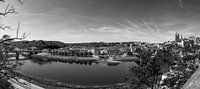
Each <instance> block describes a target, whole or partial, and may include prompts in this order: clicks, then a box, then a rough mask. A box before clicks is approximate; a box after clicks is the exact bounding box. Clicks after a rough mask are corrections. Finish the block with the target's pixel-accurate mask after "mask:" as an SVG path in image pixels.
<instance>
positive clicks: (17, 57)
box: [16, 52, 19, 60]
mask: <svg viewBox="0 0 200 89" xmlns="http://www.w3.org/2000/svg"><path fill="white" fill-rule="evenodd" d="M16 60H19V52H16Z"/></svg>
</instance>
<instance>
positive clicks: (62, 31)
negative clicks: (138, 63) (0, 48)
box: [1, 0, 200, 43]
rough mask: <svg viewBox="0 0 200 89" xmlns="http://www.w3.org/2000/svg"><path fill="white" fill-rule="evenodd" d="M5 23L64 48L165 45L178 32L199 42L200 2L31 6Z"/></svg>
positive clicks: (102, 0)
mask: <svg viewBox="0 0 200 89" xmlns="http://www.w3.org/2000/svg"><path fill="white" fill-rule="evenodd" d="M12 1H13V0H11V2H10V3H11V4H13V5H14V6H15V8H16V11H17V12H19V13H18V14H11V15H8V16H6V17H3V19H1V20H2V22H3V23H5V24H7V25H10V26H11V27H12V28H13V30H7V31H1V35H2V34H5V33H6V34H9V35H11V36H15V33H16V29H17V24H18V22H20V23H21V25H20V34H23V33H24V32H26V33H27V34H30V35H29V36H28V37H27V40H57V41H62V42H66V43H68V42H70V43H71V42H100V41H103V42H124V41H143V42H164V41H169V40H174V35H175V33H176V32H179V33H181V34H183V35H184V36H186V37H187V36H200V30H199V29H200V18H199V16H200V0H26V1H25V2H24V4H23V5H20V4H19V3H17V2H12Z"/></svg>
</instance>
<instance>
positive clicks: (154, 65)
mask: <svg viewBox="0 0 200 89" xmlns="http://www.w3.org/2000/svg"><path fill="white" fill-rule="evenodd" d="M153 54H154V56H153ZM139 55H140V56H139V57H140V58H141V63H140V64H139V66H138V67H135V66H134V67H131V69H130V70H131V71H132V73H133V74H134V78H131V84H132V85H133V88H135V89H143V88H144V86H145V87H149V88H151V89H158V88H159V87H160V81H161V78H162V75H163V74H164V73H166V72H168V71H169V70H170V69H171V67H172V66H173V65H174V64H175V62H176V61H178V60H179V59H180V58H179V56H178V55H177V53H175V52H171V51H170V50H167V49H157V51H156V52H155V53H154V51H151V50H149V49H145V50H142V51H140V52H139ZM141 87H142V88H141Z"/></svg>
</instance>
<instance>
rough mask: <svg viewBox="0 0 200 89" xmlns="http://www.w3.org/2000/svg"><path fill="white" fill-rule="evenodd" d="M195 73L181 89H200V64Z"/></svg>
mask: <svg viewBox="0 0 200 89" xmlns="http://www.w3.org/2000/svg"><path fill="white" fill-rule="evenodd" d="M198 65H199V67H198V69H197V70H196V71H195V72H194V74H193V75H192V76H191V77H190V78H189V79H188V80H187V82H186V83H185V84H184V85H183V87H182V88H181V89H200V64H199V63H198Z"/></svg>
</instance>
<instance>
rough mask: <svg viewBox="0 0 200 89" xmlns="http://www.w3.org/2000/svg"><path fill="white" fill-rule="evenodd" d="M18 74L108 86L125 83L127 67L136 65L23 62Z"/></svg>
mask: <svg viewBox="0 0 200 89" xmlns="http://www.w3.org/2000/svg"><path fill="white" fill-rule="evenodd" d="M21 62H23V65H22V66H21V68H20V70H19V72H20V73H23V74H25V75H28V76H34V77H38V78H44V79H50V80H56V81H60V82H63V83H67V84H77V85H108V84H115V83H123V82H125V77H126V76H127V75H128V74H130V73H129V67H131V66H132V65H137V64H136V63H134V62H125V63H121V64H119V65H116V66H108V65H107V63H104V62H102V63H90V64H88V63H87V64H86V63H78V64H77V63H63V62H44V61H32V60H24V61H21Z"/></svg>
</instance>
